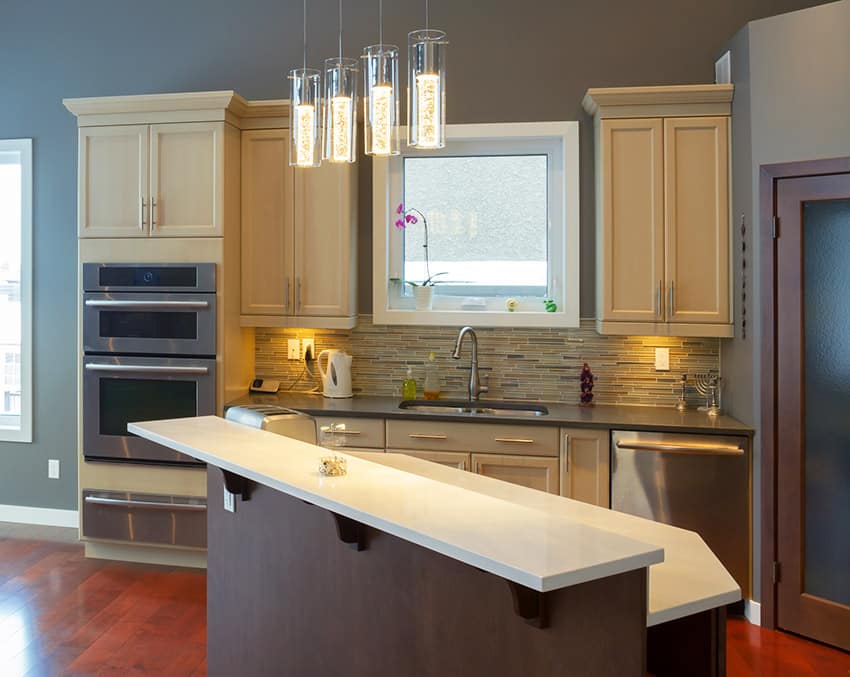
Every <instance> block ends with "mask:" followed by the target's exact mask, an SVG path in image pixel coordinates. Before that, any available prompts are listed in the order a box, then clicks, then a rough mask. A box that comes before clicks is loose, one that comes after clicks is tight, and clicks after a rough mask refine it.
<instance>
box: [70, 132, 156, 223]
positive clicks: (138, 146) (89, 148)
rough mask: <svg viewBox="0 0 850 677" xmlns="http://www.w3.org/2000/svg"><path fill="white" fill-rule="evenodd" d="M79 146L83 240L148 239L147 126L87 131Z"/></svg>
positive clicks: (79, 219) (82, 136) (80, 213)
mask: <svg viewBox="0 0 850 677" xmlns="http://www.w3.org/2000/svg"><path fill="white" fill-rule="evenodd" d="M79 143H80V149H79V215H78V216H79V218H78V223H79V235H80V237H146V236H147V219H148V211H147V206H146V205H147V195H148V183H147V180H148V128H147V126H146V125H126V126H125V125H120V126H114V127H83V128H81V129H80V132H79ZM143 200H144V202H143Z"/></svg>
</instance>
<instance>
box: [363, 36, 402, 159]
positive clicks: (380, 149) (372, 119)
mask: <svg viewBox="0 0 850 677" xmlns="http://www.w3.org/2000/svg"><path fill="white" fill-rule="evenodd" d="M363 132H364V138H365V143H366V154H367V155H377V156H387V155H398V154H399V152H400V151H399V141H398V47H396V46H395V45H371V46H369V47H366V48H365V49H364V50H363Z"/></svg>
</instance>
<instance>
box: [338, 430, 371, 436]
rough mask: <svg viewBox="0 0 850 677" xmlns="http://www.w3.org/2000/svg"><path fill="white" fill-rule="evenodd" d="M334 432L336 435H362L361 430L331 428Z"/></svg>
mask: <svg viewBox="0 0 850 677" xmlns="http://www.w3.org/2000/svg"><path fill="white" fill-rule="evenodd" d="M330 432H331V433H332V434H335V435H362V434H363V433H361V432H360V431H359V430H331V431H330Z"/></svg>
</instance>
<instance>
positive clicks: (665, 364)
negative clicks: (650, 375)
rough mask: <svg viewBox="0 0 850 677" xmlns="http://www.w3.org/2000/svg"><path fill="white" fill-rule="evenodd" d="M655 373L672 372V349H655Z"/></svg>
mask: <svg viewBox="0 0 850 677" xmlns="http://www.w3.org/2000/svg"><path fill="white" fill-rule="evenodd" d="M655 371H670V349H669V348H656V349H655Z"/></svg>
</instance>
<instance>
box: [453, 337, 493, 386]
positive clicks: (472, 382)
mask: <svg viewBox="0 0 850 677" xmlns="http://www.w3.org/2000/svg"><path fill="white" fill-rule="evenodd" d="M467 335H468V336H469V340H470V341H471V342H472V355H471V360H470V365H469V399H470V401H472V400H477V399H478V396H479V395H480V394H481V393H486V392H487V391H488V390H489V387H487V386H485V385H481V376H480V374H479V373H478V336H477V334H476V333H475V330H474V329H473V328H472V327H463V328H462V329H461V330H460V331H459V332H458V335H457V342H456V343H455V349H454V350H453V351H452V358H454V359H455V360H459V359H460V351H461V348H463V340H464V339H465V338H466V336H467Z"/></svg>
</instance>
